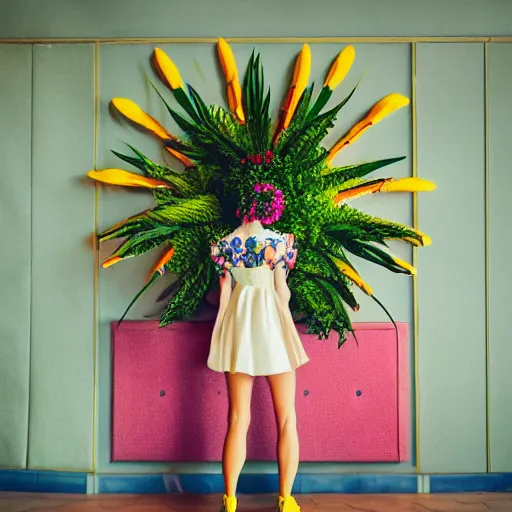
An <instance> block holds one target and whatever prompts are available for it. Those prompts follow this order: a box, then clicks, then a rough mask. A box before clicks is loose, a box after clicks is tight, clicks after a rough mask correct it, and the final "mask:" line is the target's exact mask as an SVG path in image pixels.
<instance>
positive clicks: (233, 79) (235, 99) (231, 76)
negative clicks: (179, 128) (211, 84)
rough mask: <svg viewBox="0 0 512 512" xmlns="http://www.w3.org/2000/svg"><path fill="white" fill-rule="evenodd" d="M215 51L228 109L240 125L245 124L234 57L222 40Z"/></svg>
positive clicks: (221, 39)
mask: <svg viewBox="0 0 512 512" xmlns="http://www.w3.org/2000/svg"><path fill="white" fill-rule="evenodd" d="M217 50H218V54H219V60H220V64H221V67H222V71H223V72H224V77H225V78H226V86H227V94H228V103H229V109H230V110H231V112H233V114H235V116H236V117H237V119H238V121H239V122H240V123H245V114H244V110H243V108H242V88H241V86H240V81H239V79H238V69H237V67H236V60H235V55H234V54H233V50H231V47H230V46H229V44H228V43H227V42H226V40H225V39H223V38H220V39H219V42H218V45H217Z"/></svg>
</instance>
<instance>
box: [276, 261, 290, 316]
mask: <svg viewBox="0 0 512 512" xmlns="http://www.w3.org/2000/svg"><path fill="white" fill-rule="evenodd" d="M287 274H288V272H287V270H286V267H285V265H284V263H283V262H281V263H280V264H279V265H277V266H276V268H275V269H274V285H275V288H276V292H277V296H278V297H279V300H280V302H281V304H282V305H283V306H288V304H289V303H290V298H291V296H292V294H291V292H290V288H289V287H288V283H287V281H286V277H287Z"/></svg>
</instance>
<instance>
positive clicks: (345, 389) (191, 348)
mask: <svg viewBox="0 0 512 512" xmlns="http://www.w3.org/2000/svg"><path fill="white" fill-rule="evenodd" d="M354 327H355V331H356V336H357V339H358V342H359V346H357V345H356V343H355V342H354V340H353V339H349V340H348V341H347V343H346V344H345V345H344V346H343V347H342V348H341V350H338V348H337V345H336V342H335V341H334V340H330V341H328V342H325V341H318V340H317V339H316V337H314V336H310V335H307V334H305V333H303V332H302V326H299V331H301V337H302V339H303V341H304V346H305V348H306V351H307V353H308V355H309V356H310V358H311V361H310V362H309V363H308V364H307V365H305V366H303V367H302V368H300V369H299V370H298V372H297V413H298V422H299V434H300V438H301V461H304V462H308V461H310V462H312V461H343V462H384V461H386V462H398V461H404V460H408V458H409V454H410V432H411V408H410V398H411V397H410V372H409V367H410V361H409V337H408V326H407V324H403V323H401V324H399V333H400V336H399V343H398V346H397V342H396V336H395V331H394V329H393V326H392V325H391V324H387V323H386V324H384V323H382V324H380V323H375V324H355V326H354ZM211 330H212V324H211V323H209V322H208V323H202V322H201V323H188V322H184V323H180V324H175V325H171V326H169V327H166V328H163V329H159V328H158V324H157V323H156V322H153V321H132V322H130V321H127V322H125V323H123V324H122V325H121V326H120V327H119V329H117V328H116V327H115V324H113V329H112V344H113V431H112V460H113V461H173V462H191V461H219V460H220V459H221V454H222V444H223V441H224V434H225V430H226V420H227V395H226V386H225V381H224V376H223V375H221V374H218V373H215V372H212V371H211V370H209V369H208V368H207V367H206V364H205V363H206V358H207V354H208V348H209V341H210V334H211ZM252 411H253V413H252V424H251V428H250V432H249V439H248V460H275V440H276V428H275V421H274V416H273V409H272V402H271V396H270V392H269V389H268V386H267V383H266V381H265V380H264V379H262V378H259V379H256V382H255V386H254V396H253V404H252Z"/></svg>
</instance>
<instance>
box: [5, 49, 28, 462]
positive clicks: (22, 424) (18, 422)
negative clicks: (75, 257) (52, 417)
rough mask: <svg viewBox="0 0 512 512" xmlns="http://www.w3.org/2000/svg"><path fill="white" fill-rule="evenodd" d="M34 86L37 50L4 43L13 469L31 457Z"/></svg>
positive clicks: (8, 411) (8, 449) (8, 450)
mask: <svg viewBox="0 0 512 512" xmlns="http://www.w3.org/2000/svg"><path fill="white" fill-rule="evenodd" d="M7 70H9V72H7ZM31 90H32V48H31V47H30V46H12V45H5V46H0V133H1V134H2V135H1V139H0V140H1V142H0V144H1V148H2V149H1V151H0V194H1V195H0V243H1V246H2V256H1V264H0V290H1V292H0V299H1V307H0V466H12V467H24V466H25V464H26V460H27V437H28V397H29V372H30V370H29V366H30V286H31V273H32V268H31V244H30V239H31V211H30V210H31V193H32V187H31V151H30V147H31V133H32V129H31V127H32V104H31V103H32V92H31Z"/></svg>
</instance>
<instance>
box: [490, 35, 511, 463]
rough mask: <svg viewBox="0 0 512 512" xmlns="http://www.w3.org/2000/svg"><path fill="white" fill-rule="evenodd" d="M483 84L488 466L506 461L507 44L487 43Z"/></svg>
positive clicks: (508, 402)
mask: <svg viewBox="0 0 512 512" xmlns="http://www.w3.org/2000/svg"><path fill="white" fill-rule="evenodd" d="M487 67H488V71H489V73H488V78H489V80H488V89H489V109H488V115H489V147H488V153H489V183H488V186H489V206H490V208H489V299H490V300H489V335H490V337H489V341H490V347H489V348H490V368H489V369H490V372H489V378H490V391H491V393H490V424H491V429H490V432H489V435H490V446H491V452H490V458H491V465H492V468H493V470H494V471H510V470H511V467H512V435H511V432H512V375H511V366H512V365H511V363H512V343H511V342H510V326H509V325H508V320H509V319H510V309H511V306H510V305H511V304H512V291H511V290H512V276H511V270H510V249H511V248H512V229H511V224H512V222H511V221H512V215H511V214H512V206H511V194H512V165H511V162H512V144H511V139H512V88H511V87H510V84H511V83H512V45H510V44H493V45H490V47H489V51H488V56H487Z"/></svg>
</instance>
